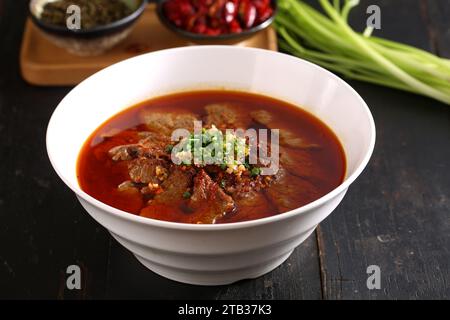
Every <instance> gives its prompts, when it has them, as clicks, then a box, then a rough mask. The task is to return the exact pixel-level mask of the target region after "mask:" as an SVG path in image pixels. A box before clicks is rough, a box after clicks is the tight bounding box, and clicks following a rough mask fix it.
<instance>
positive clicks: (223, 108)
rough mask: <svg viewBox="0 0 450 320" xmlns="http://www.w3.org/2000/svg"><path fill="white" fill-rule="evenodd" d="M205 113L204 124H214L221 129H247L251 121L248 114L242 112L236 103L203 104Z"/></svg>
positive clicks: (209, 125)
mask: <svg viewBox="0 0 450 320" xmlns="http://www.w3.org/2000/svg"><path fill="white" fill-rule="evenodd" d="M205 110H206V113H207V116H206V121H205V122H206V126H208V127H211V126H212V125H215V126H216V127H217V128H219V129H221V130H225V129H247V128H248V125H249V124H250V122H251V118H250V117H249V116H248V114H245V113H243V112H242V108H239V107H238V106H237V105H233V104H227V103H217V104H210V105H207V106H205Z"/></svg>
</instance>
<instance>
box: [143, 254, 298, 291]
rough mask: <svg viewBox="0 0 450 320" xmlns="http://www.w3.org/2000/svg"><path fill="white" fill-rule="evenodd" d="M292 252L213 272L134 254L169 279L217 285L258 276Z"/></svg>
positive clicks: (145, 264)
mask: <svg viewBox="0 0 450 320" xmlns="http://www.w3.org/2000/svg"><path fill="white" fill-rule="evenodd" d="M292 252H293V250H292V251H289V252H288V253H286V254H283V255H281V256H279V257H277V258H275V259H272V260H270V261H267V262H266V263H265V264H262V265H257V266H252V267H249V268H245V269H238V270H223V271H214V272H211V271H192V270H184V269H175V268H172V267H167V266H161V265H159V264H155V263H153V262H151V261H149V260H147V259H145V258H143V257H141V256H139V255H135V256H136V258H137V259H138V261H139V262H140V263H142V264H143V265H144V266H145V267H147V268H148V269H150V270H151V271H153V272H155V273H156V274H158V275H160V276H163V277H165V278H168V279H170V280H174V281H178V282H182V283H187V284H194V285H201V286H218V285H226V284H231V283H234V282H237V281H239V280H244V279H255V278H258V277H260V276H262V275H264V274H266V273H268V272H270V271H272V270H274V269H275V268H277V267H278V266H279V265H281V264H282V263H283V262H284V261H286V259H287V258H289V256H290V255H291V254H292Z"/></svg>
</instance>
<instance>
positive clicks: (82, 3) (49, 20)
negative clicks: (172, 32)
mask: <svg viewBox="0 0 450 320" xmlns="http://www.w3.org/2000/svg"><path fill="white" fill-rule="evenodd" d="M146 5H147V0H31V1H30V16H31V19H32V20H33V22H34V24H35V25H36V26H37V27H38V28H39V29H40V30H41V31H42V32H43V34H44V35H45V36H46V38H48V39H49V40H50V41H51V42H53V43H54V44H55V45H57V46H59V47H62V48H65V49H66V50H67V51H69V52H70V53H72V54H76V55H79V56H94V55H99V54H102V53H104V52H105V51H107V50H109V49H111V48H112V47H114V46H115V45H117V44H119V43H120V42H121V41H123V40H124V39H125V38H127V37H128V35H129V34H130V33H131V31H132V28H133V26H134V23H135V22H136V21H137V20H138V18H139V17H140V16H141V14H142V12H143V11H144V10H145V7H146Z"/></svg>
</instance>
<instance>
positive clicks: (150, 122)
mask: <svg viewBox="0 0 450 320" xmlns="http://www.w3.org/2000/svg"><path fill="white" fill-rule="evenodd" d="M141 118H142V121H143V122H144V123H145V125H146V126H147V128H148V130H150V131H153V132H156V133H159V134H162V135H165V136H167V137H170V136H171V135H172V132H173V131H174V130H175V129H186V130H188V131H192V130H194V121H197V120H199V119H198V118H197V116H196V115H195V114H194V113H174V112H167V113H159V112H152V111H151V110H149V111H147V110H146V111H143V112H142V113H141Z"/></svg>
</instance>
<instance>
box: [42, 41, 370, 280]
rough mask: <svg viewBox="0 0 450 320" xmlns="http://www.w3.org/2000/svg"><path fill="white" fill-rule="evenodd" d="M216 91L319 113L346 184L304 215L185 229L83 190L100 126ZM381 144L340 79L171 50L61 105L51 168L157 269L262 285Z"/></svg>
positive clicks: (242, 54) (90, 85)
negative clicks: (80, 164)
mask: <svg viewBox="0 0 450 320" xmlns="http://www.w3.org/2000/svg"><path fill="white" fill-rule="evenodd" d="M209 88H210V89H217V88H229V89H238V90H244V91H249V92H255V93H262V94H265V95H268V96H272V97H275V98H279V99H282V100H285V101H287V102H291V103H293V104H295V105H299V106H302V107H303V108H304V109H306V110H308V111H310V112H311V113H313V114H315V115H316V116H317V117H319V118H320V119H322V120H323V121H324V122H325V123H327V124H328V125H329V126H330V127H331V128H332V129H333V130H334V132H335V133H336V134H337V136H338V137H339V139H340V140H341V142H342V144H343V147H344V150H345V154H346V158H347V173H346V177H345V181H344V182H343V183H342V184H341V185H340V186H339V187H338V188H336V189H335V190H333V191H332V192H330V193H328V194H327V195H325V196H323V197H322V198H320V199H318V200H316V201H314V202H312V203H310V204H308V205H306V206H303V207H301V208H298V209H296V210H293V211H290V212H287V213H284V214H281V215H277V216H273V217H269V218H264V219H260V220H254V221H249V222H239V223H232V224H222V225H190V224H180V223H173V222H165V221H158V220H153V219H148V218H143V217H139V216H135V215H132V214H129V213H126V212H123V211H121V210H118V209H115V208H112V207H110V206H108V205H106V204H103V203H101V202H100V201H97V200H96V199H94V198H92V197H91V196H89V195H88V194H86V193H85V192H83V191H82V190H81V189H80V186H79V184H78V181H77V176H76V162H77V157H78V154H79V151H80V149H81V147H82V145H83V143H84V142H85V141H86V139H87V138H88V136H89V135H90V134H91V133H92V132H93V131H94V130H95V129H96V128H97V127H98V126H99V125H100V124H102V123H103V122H104V121H106V120H107V119H109V118H110V117H111V116H113V115H115V114H117V113H118V112H119V111H121V110H123V109H125V108H128V107H130V106H132V105H134V104H136V103H138V102H141V101H144V100H146V99H149V98H151V97H155V96H159V95H164V94H166V93H173V92H176V91H183V90H190V89H209ZM374 143H375V125H374V121H373V118H372V116H371V113H370V111H369V109H368V107H367V105H366V104H365V103H364V101H363V100H362V99H361V97H360V96H359V95H358V94H357V93H356V92H355V91H354V90H353V89H352V88H351V87H350V86H349V85H348V84H346V83H345V82H344V81H342V80H341V79H339V78H338V77H336V76H335V75H333V74H332V73H330V72H328V71H326V70H324V69H322V68H320V67H318V66H316V65H314V64H311V63H309V62H306V61H303V60H300V59H297V58H294V57H292V56H289V55H285V54H281V53H276V52H271V51H266V50H260V49H249V48H239V47H228V46H199V47H189V48H177V49H170V50H164V51H159V52H154V53H149V54H145V55H142V56H139V57H135V58H132V59H129V60H126V61H123V62H120V63H118V64H116V65H113V66H111V67H109V68H106V69H104V70H102V71H100V72H98V73H96V74H95V75H93V76H91V77H90V78H88V79H87V80H85V81H84V82H82V83H81V84H80V85H78V86H77V87H76V88H75V89H73V90H72V91H71V92H70V93H69V94H68V95H67V96H66V97H65V98H64V99H63V100H62V102H61V103H60V104H59V106H58V107H57V108H56V110H55V112H54V114H53V116H52V118H51V120H50V123H49V126H48V131H47V150H48V154H49V157H50V160H51V162H52V165H53V167H54V168H55V170H56V172H57V173H58V175H59V176H60V177H61V179H62V180H63V181H64V182H65V183H66V184H67V185H68V186H69V188H71V189H72V190H73V191H74V192H75V193H76V195H77V197H78V199H79V201H80V202H81V204H82V205H83V207H84V208H85V209H86V211H87V212H88V213H89V214H90V215H91V216H92V217H93V218H94V219H95V220H96V221H97V222H98V223H100V224H101V225H102V226H104V227H105V228H107V229H108V230H109V232H110V233H111V234H112V236H113V237H114V238H115V239H117V241H119V242H120V243H121V244H122V245H123V246H124V247H125V248H127V249H128V250H130V251H131V252H132V253H134V254H135V256H136V257H137V259H138V260H139V261H140V262H142V263H143V264H144V265H145V266H146V267H148V268H149V269H150V270H152V271H154V272H156V273H158V274H160V275H162V276H164V277H167V278H169V279H173V280H176V281H180V282H185V283H191V284H200V285H219V284H228V283H232V282H235V281H238V280H241V279H246V278H255V277H259V276H261V275H263V274H265V273H267V272H269V271H271V270H272V269H274V268H276V267H277V266H278V265H280V264H281V263H282V262H283V261H285V260H286V259H287V258H288V257H289V255H290V254H291V253H292V251H293V250H294V249H295V248H296V247H297V246H298V245H299V244H300V243H302V242H303V241H304V240H305V239H306V238H307V237H308V236H309V235H310V234H311V233H312V232H313V231H314V229H315V228H316V226H317V224H318V223H320V222H321V221H322V220H323V219H325V218H326V217H327V216H328V215H329V214H330V213H331V212H332V211H333V210H334V209H335V208H336V206H337V205H338V204H339V202H340V201H341V200H342V198H343V197H344V195H345V193H346V191H347V188H348V187H349V185H350V184H351V183H352V182H353V181H354V180H355V179H356V178H357V177H358V175H359V174H360V173H361V172H362V170H363V169H364V167H365V166H366V164H367V162H368V161H369V158H370V156H371V154H372V151H373V148H374Z"/></svg>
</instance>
